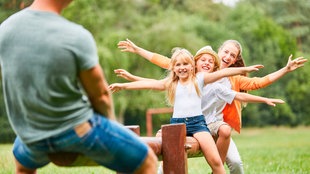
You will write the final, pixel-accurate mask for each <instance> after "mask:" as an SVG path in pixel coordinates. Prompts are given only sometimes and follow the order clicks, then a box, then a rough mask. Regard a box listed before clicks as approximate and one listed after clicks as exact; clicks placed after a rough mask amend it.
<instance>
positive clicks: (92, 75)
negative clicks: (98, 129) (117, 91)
mask: <svg viewBox="0 0 310 174" xmlns="http://www.w3.org/2000/svg"><path fill="white" fill-rule="evenodd" d="M79 77H80V80H81V83H82V85H83V87H84V90H85V91H86V93H87V95H88V98H89V100H90V102H91V104H92V106H93V108H94V110H95V111H96V112H98V113H100V114H102V115H104V116H106V117H108V118H109V119H112V120H115V113H114V104H113V99H112V95H111V92H110V91H109V90H108V83H107V81H106V79H105V77H104V74H103V71H102V68H101V66H100V65H99V64H97V65H96V66H95V67H93V68H91V69H88V70H84V71H81V72H80V74H79Z"/></svg>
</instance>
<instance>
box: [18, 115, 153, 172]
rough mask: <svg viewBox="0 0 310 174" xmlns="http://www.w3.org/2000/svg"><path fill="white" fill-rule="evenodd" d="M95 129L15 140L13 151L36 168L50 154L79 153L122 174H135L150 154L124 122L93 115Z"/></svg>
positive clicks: (30, 167) (22, 161) (43, 164)
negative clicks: (81, 133) (79, 134)
mask: <svg viewBox="0 0 310 174" xmlns="http://www.w3.org/2000/svg"><path fill="white" fill-rule="evenodd" d="M89 122H90V124H91V126H92V128H91V130H90V131H89V132H87V133H86V134H85V135H84V136H83V137H79V136H78V135H77V134H76V132H75V131H74V129H72V130H69V131H66V132H64V133H62V134H60V135H58V136H55V137H50V138H48V139H44V140H41V141H38V142H35V143H31V144H24V143H23V142H22V141H21V139H20V138H19V137H17V138H16V139H15V142H14V146H13V154H14V156H15V158H16V159H17V160H18V161H19V162H20V163H21V164H22V165H23V166H24V167H27V168H29V169H37V168H40V167H43V166H45V165H47V164H48V163H49V162H51V161H50V159H49V158H48V154H49V153H54V152H77V153H81V154H83V155H85V156H86V157H88V158H90V159H92V160H93V161H95V162H96V163H97V164H99V165H102V166H105V167H107V168H109V169H111V170H115V171H118V172H121V173H132V172H133V171H135V170H136V169H137V168H138V167H140V166H141V164H142V163H143V161H144V159H145V158H146V156H147V153H148V146H147V145H146V144H145V143H143V142H142V141H141V140H140V139H139V137H138V136H137V135H136V134H134V133H133V132H132V131H130V130H129V129H127V128H125V127H124V126H123V125H121V124H119V123H117V122H115V121H111V120H109V119H107V118H105V117H103V116H100V115H98V114H94V116H93V117H92V118H91V119H90V120H89Z"/></svg>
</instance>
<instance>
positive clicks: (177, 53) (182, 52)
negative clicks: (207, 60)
mask: <svg viewBox="0 0 310 174" xmlns="http://www.w3.org/2000/svg"><path fill="white" fill-rule="evenodd" d="M172 52H173V54H172V57H171V61H170V64H169V69H168V70H169V71H170V72H169V74H168V78H167V83H166V84H167V101H168V104H170V105H172V106H173V104H174V100H175V91H176V87H177V85H178V81H179V77H178V76H177V75H176V74H175V72H174V71H173V70H174V67H175V64H176V62H177V61H178V60H183V61H185V62H188V63H189V64H190V65H191V66H192V67H193V69H192V72H191V73H190V75H189V81H190V83H192V84H194V87H195V90H196V92H197V94H198V95H199V96H201V93H200V90H199V88H198V84H197V80H196V72H195V62H194V60H193V55H192V54H191V53H190V52H189V51H188V50H186V49H184V48H174V49H173V50H172Z"/></svg>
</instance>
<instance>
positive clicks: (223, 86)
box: [201, 78, 236, 124]
mask: <svg viewBox="0 0 310 174" xmlns="http://www.w3.org/2000/svg"><path fill="white" fill-rule="evenodd" d="M229 86H230V82H229V79H228V78H222V79H221V80H218V81H216V82H214V83H210V84H207V85H206V86H204V88H203V92H202V104H201V106H202V107H201V108H202V112H203V115H204V116H205V119H206V123H207V124H210V123H213V122H215V121H223V113H222V112H223V109H224V107H225V106H226V103H229V104H231V103H232V101H233V100H234V98H235V96H236V92H235V91H233V90H231V89H230V88H228V87H229Z"/></svg>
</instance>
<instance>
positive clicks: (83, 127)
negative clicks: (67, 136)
mask: <svg viewBox="0 0 310 174" xmlns="http://www.w3.org/2000/svg"><path fill="white" fill-rule="evenodd" d="M90 130H91V125H90V123H89V122H88V121H86V122H84V123H81V124H79V125H77V126H76V127H75V128H74V131H75V133H76V134H77V135H78V136H79V137H83V136H84V135H85V134H86V133H87V132H89V131H90Z"/></svg>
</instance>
